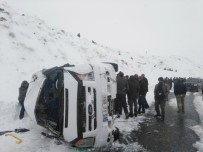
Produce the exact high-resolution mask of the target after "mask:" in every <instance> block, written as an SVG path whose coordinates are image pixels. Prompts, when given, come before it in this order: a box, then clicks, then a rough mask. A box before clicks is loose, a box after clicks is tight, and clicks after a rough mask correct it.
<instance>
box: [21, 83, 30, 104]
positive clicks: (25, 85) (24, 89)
mask: <svg viewBox="0 0 203 152" xmlns="http://www.w3.org/2000/svg"><path fill="white" fill-rule="evenodd" d="M28 86H29V83H28V82H27V81H23V82H22V83H21V86H20V88H19V96H18V101H19V102H24V100H25V96H26V93H27V89H28Z"/></svg>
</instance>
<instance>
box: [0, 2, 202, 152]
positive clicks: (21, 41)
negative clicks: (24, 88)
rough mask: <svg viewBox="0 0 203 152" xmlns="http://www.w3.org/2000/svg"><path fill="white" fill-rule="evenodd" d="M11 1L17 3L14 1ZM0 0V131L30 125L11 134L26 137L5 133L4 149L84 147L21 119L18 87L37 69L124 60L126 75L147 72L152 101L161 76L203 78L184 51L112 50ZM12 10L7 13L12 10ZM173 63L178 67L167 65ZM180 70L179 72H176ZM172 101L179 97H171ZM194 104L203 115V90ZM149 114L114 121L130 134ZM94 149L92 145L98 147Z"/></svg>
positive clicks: (42, 151)
mask: <svg viewBox="0 0 203 152" xmlns="http://www.w3.org/2000/svg"><path fill="white" fill-rule="evenodd" d="M11 6H12V5H11ZM11 6H10V5H8V4H7V3H6V2H5V1H3V0H0V8H2V9H4V11H0V17H4V18H5V19H6V20H4V21H0V34H1V35H0V69H1V76H0V78H1V81H0V92H1V96H0V105H1V106H0V130H1V131H4V130H14V129H15V128H28V129H30V131H29V132H26V133H22V134H20V133H18V134H17V133H12V134H14V135H16V136H17V137H19V138H21V139H22V140H23V142H22V143H21V144H16V143H15V140H14V138H12V137H10V136H0V151H1V152H11V151H19V152H27V151H31V152H48V151H50V152H55V151H61V152H65V151H79V150H78V149H77V148H73V147H70V145H68V144H62V145H56V144H55V143H54V142H55V141H54V140H51V139H47V138H44V137H42V136H41V135H40V132H42V131H45V130H46V129H44V128H42V127H40V126H38V125H37V124H36V123H34V122H33V121H31V120H30V118H29V116H27V115H26V116H25V118H24V119H23V120H19V119H18V113H19V105H18V100H17V98H18V88H19V86H20V84H21V82H22V81H23V80H29V81H30V80H31V77H32V74H33V73H35V72H37V71H39V70H42V69H44V68H50V67H54V66H61V65H63V64H66V63H70V64H76V65H77V64H88V63H94V62H114V63H117V64H118V65H119V71H123V72H124V73H125V74H127V75H132V74H138V75H141V74H142V73H144V74H145V76H146V77H147V78H148V80H149V92H148V94H147V101H148V102H149V104H150V105H151V104H153V103H154V97H153V90H154V86H155V84H156V83H157V82H158V80H157V79H158V77H160V76H163V77H166V76H167V77H203V66H201V65H198V64H196V62H195V61H192V60H190V59H188V58H186V57H182V56H174V55H169V56H155V55H151V54H148V53H146V54H144V55H140V54H138V53H136V52H126V51H121V50H116V49H112V48H110V47H107V46H105V45H102V44H99V43H97V44H94V43H92V42H91V41H90V40H88V39H86V38H83V37H81V38H79V37H77V36H76V35H74V34H71V33H69V32H67V31H65V30H63V29H60V28H55V27H52V26H51V25H48V24H47V23H45V21H44V20H41V19H39V18H38V17H33V16H32V15H29V14H27V13H25V14H24V12H23V11H21V10H17V9H16V8H15V7H14V6H12V7H11ZM7 12H8V13H7ZM164 68H167V69H168V68H171V69H172V70H173V71H167V70H164ZM175 70H177V72H175ZM170 104H171V106H172V107H174V110H175V106H176V102H175V100H174V101H171V102H170ZM194 104H195V106H196V109H197V112H198V113H199V115H200V119H201V122H202V120H203V113H202V111H203V110H202V109H203V104H202V97H201V95H198V94H197V95H196V98H195V101H194ZM145 119H146V117H145V116H144V115H142V116H138V117H137V118H130V119H128V120H126V119H124V115H123V116H121V118H120V119H117V120H116V122H115V125H116V126H117V127H118V128H119V129H120V131H121V132H122V133H124V135H125V136H127V135H128V134H129V133H130V131H132V130H134V129H135V130H138V129H139V123H141V122H143V121H145ZM202 127H203V126H201V125H199V126H194V127H193V129H194V130H195V131H196V133H197V134H198V135H199V136H200V138H201V140H200V141H198V142H197V143H196V144H195V145H194V146H195V147H197V148H198V150H199V151H203V146H202V143H203V129H202ZM122 146H124V149H125V151H132V149H133V150H135V149H136V150H140V149H142V146H140V145H139V144H138V143H131V144H129V145H128V146H126V145H121V144H119V143H118V142H116V143H114V145H113V147H115V149H116V148H119V147H122ZM94 150H95V149H94V148H93V149H88V151H94Z"/></svg>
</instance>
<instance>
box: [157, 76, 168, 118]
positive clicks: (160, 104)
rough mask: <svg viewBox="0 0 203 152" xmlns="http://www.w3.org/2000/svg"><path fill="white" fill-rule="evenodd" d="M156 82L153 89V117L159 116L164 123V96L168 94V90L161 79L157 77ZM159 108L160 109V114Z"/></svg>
mask: <svg viewBox="0 0 203 152" xmlns="http://www.w3.org/2000/svg"><path fill="white" fill-rule="evenodd" d="M158 81H159V83H158V84H156V86H155V88H154V98H155V110H156V115H155V116H154V117H158V116H161V120H162V121H164V118H165V104H166V94H167V93H168V90H167V86H166V85H165V84H164V82H163V81H164V80H163V78H162V77H159V78H158ZM159 108H161V113H160V109H159Z"/></svg>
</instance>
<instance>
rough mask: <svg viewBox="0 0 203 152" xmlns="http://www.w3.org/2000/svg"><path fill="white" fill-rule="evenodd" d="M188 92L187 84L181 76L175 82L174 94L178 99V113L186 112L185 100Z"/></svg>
mask: <svg viewBox="0 0 203 152" xmlns="http://www.w3.org/2000/svg"><path fill="white" fill-rule="evenodd" d="M186 92H187V89H186V85H185V84H184V83H183V79H181V78H180V79H178V80H177V81H176V83H175V84H174V94H175V96H176V100H177V107H178V113H180V112H182V113H184V112H185V107H184V100H185V95H186Z"/></svg>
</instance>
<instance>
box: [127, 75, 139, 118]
mask: <svg viewBox="0 0 203 152" xmlns="http://www.w3.org/2000/svg"><path fill="white" fill-rule="evenodd" d="M128 84H129V91H128V94H129V106H130V113H129V117H133V106H134V116H135V117H137V99H138V96H139V90H140V86H139V81H138V75H137V74H136V75H134V76H130V78H129V81H128Z"/></svg>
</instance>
